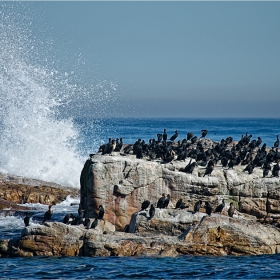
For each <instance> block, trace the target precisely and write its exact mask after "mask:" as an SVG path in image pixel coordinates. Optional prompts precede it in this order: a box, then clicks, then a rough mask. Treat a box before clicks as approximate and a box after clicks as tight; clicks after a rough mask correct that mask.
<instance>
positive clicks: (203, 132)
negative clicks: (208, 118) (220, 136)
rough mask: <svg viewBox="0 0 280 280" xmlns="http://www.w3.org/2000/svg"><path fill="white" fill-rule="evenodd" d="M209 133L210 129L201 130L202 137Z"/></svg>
mask: <svg viewBox="0 0 280 280" xmlns="http://www.w3.org/2000/svg"><path fill="white" fill-rule="evenodd" d="M207 133H208V130H207V129H202V130H201V137H200V138H203V137H205V136H206V135H207Z"/></svg>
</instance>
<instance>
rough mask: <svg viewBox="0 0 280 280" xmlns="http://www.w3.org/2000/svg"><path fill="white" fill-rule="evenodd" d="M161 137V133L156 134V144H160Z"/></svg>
mask: <svg viewBox="0 0 280 280" xmlns="http://www.w3.org/2000/svg"><path fill="white" fill-rule="evenodd" d="M162 137H163V135H162V134H161V133H158V134H157V138H158V143H160V142H161V140H162Z"/></svg>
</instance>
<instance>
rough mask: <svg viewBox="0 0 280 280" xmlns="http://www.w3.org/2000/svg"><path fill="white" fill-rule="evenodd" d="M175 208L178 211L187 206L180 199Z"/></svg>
mask: <svg viewBox="0 0 280 280" xmlns="http://www.w3.org/2000/svg"><path fill="white" fill-rule="evenodd" d="M175 208H176V209H177V208H180V209H185V208H186V205H185V203H184V201H183V199H182V198H180V199H179V200H178V201H177V203H176V207H175Z"/></svg>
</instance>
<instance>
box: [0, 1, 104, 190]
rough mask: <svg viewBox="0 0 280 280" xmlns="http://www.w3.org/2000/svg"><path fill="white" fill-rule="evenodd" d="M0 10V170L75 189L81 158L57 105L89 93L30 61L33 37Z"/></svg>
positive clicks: (69, 123)
mask: <svg viewBox="0 0 280 280" xmlns="http://www.w3.org/2000/svg"><path fill="white" fill-rule="evenodd" d="M1 5H2V8H3V7H4V4H3V3H2V4H1ZM7 5H8V4H7ZM1 10H2V12H1ZM4 10H5V7H4V9H0V34H1V38H0V47H1V52H0V109H1V116H0V155H1V156H0V172H4V173H11V174H15V175H20V176H25V177H29V178H35V179H40V180H45V181H49V182H56V183H58V184H62V185H67V186H72V187H76V188H79V176H80V172H81V169H82V166H83V162H84V159H83V158H82V156H81V155H80V154H79V153H78V151H77V147H78V143H79V141H80V140H79V130H78V128H77V127H75V126H74V123H73V121H72V119H71V118H69V117H68V118H65V117H64V118H63V117H62V116H61V109H63V110H65V109H66V110H67V106H68V104H73V103H75V101H73V99H74V97H75V98H77V96H78V95H79V94H82V95H83V98H85V96H86V95H87V94H88V95H92V92H89V93H88V92H86V91H85V90H84V89H82V88H79V87H78V86H77V85H76V84H75V83H72V84H71V82H70V78H69V74H67V73H63V74H61V73H59V72H58V71H56V70H55V69H50V67H48V66H42V65H40V64H39V63H36V58H37V57H36V54H37V55H38V51H36V45H37V44H38V42H36V38H35V39H34V38H33V37H32V32H31V31H30V30H29V29H28V27H26V26H24V27H23V26H22V24H19V23H18V21H19V20H18V19H17V22H16V21H15V20H14V18H15V17H13V16H12V15H11V13H8V14H7V13H6V14H5V13H4V12H3V11H4ZM15 15H16V16H18V15H17V13H15ZM107 92H108V91H107ZM101 96H102V93H101ZM97 98H98V97H97ZM69 110H71V108H70V109H69Z"/></svg>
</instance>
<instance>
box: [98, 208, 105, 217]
mask: <svg viewBox="0 0 280 280" xmlns="http://www.w3.org/2000/svg"><path fill="white" fill-rule="evenodd" d="M104 213H105V210H104V207H103V206H102V205H99V213H98V219H99V220H103V216H104Z"/></svg>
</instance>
